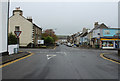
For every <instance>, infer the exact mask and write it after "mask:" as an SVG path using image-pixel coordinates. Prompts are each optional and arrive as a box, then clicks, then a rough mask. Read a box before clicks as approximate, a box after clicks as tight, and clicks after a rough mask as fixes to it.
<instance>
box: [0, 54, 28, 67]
mask: <svg viewBox="0 0 120 81" xmlns="http://www.w3.org/2000/svg"><path fill="white" fill-rule="evenodd" d="M29 54H30V53H28V52H19V53H17V54H11V55H6V56H2V57H0V65H2V64H6V63H8V62H11V61H14V60H16V59H19V58H21V57H24V56H27V55H29Z"/></svg>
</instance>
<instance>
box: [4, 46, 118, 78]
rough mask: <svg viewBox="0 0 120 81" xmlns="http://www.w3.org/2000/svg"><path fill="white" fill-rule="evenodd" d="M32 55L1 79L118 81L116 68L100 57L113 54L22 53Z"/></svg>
mask: <svg viewBox="0 0 120 81" xmlns="http://www.w3.org/2000/svg"><path fill="white" fill-rule="evenodd" d="M21 50H22V51H30V52H32V53H34V55H32V56H30V57H28V58H25V59H23V60H20V61H18V62H15V63H13V64H10V65H8V66H6V67H4V68H2V71H3V76H2V77H3V79H118V64H116V63H113V62H110V61H108V60H105V59H103V58H101V57H100V53H108V52H116V51H115V50H95V49H80V48H73V47H67V46H64V45H61V46H58V47H57V48H56V49H21Z"/></svg>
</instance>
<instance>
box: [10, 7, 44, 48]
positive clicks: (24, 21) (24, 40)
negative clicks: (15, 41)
mask: <svg viewBox="0 0 120 81" xmlns="http://www.w3.org/2000/svg"><path fill="white" fill-rule="evenodd" d="M14 31H22V33H21V35H20V38H19V44H20V46H22V47H26V46H33V45H35V46H37V42H38V40H40V39H41V34H42V29H41V28H40V27H38V26H37V25H36V24H34V23H33V19H32V18H31V17H27V18H25V17H24V16H23V11H22V10H20V8H16V9H15V10H13V15H12V16H11V17H10V18H9V33H11V32H12V33H13V34H14Z"/></svg>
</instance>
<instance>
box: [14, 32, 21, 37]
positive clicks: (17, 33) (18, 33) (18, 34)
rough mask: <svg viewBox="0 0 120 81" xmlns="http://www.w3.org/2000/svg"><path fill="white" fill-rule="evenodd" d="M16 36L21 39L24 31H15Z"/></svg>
mask: <svg viewBox="0 0 120 81" xmlns="http://www.w3.org/2000/svg"><path fill="white" fill-rule="evenodd" d="M14 33H15V35H16V37H17V38H19V36H20V34H21V33H22V31H14Z"/></svg>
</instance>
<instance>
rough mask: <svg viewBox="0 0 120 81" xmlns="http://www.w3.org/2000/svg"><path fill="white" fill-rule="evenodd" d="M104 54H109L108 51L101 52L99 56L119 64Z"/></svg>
mask: <svg viewBox="0 0 120 81" xmlns="http://www.w3.org/2000/svg"><path fill="white" fill-rule="evenodd" d="M104 54H109V53H101V54H100V56H101V57H102V58H103V59H106V60H109V61H111V62H114V63H117V64H120V63H119V62H117V61H115V60H112V59H110V58H107V57H105V56H104Z"/></svg>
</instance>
